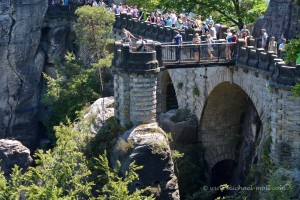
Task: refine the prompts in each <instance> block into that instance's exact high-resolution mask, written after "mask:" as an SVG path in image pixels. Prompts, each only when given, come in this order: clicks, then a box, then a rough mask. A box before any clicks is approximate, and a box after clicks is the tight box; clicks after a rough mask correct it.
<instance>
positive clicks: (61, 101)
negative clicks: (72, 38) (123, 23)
mask: <svg viewBox="0 0 300 200" xmlns="http://www.w3.org/2000/svg"><path fill="white" fill-rule="evenodd" d="M75 13H76V14H77V15H78V19H77V21H76V22H75V24H74V27H73V28H74V31H75V32H76V35H77V43H78V44H79V45H81V46H82V49H83V51H84V52H83V53H82V54H81V55H80V57H77V58H76V56H75V55H74V53H67V54H66V56H65V62H64V63H62V64H58V65H57V66H56V77H54V78H53V77H51V76H48V75H46V74H45V75H44V77H45V78H46V80H47V91H46V95H45V96H44V97H43V101H44V103H45V104H46V105H49V106H50V113H49V115H48V118H47V119H45V120H44V123H45V125H46V127H47V128H48V130H49V131H50V132H51V130H52V127H53V126H55V125H58V124H59V123H60V122H63V123H65V122H66V116H67V117H68V118H69V119H71V121H73V120H75V119H76V117H77V116H78V115H77V113H78V111H80V110H82V109H83V107H85V106H88V105H90V104H91V103H92V102H93V101H95V100H96V99H97V98H99V97H101V94H102V91H103V84H102V68H103V67H110V66H111V60H112V52H109V51H108V50H107V47H108V45H109V44H111V43H112V40H111V39H110V34H111V32H112V25H113V22H114V19H115V18H114V15H113V14H112V13H110V12H109V11H108V10H107V9H105V8H102V7H91V6H83V7H80V8H78V9H77V10H76V12H75Z"/></svg>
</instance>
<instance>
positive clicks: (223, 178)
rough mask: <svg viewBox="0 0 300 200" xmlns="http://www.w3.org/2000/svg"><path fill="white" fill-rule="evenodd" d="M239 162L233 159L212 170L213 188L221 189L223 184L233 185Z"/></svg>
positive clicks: (224, 161) (219, 164) (218, 164)
mask: <svg viewBox="0 0 300 200" xmlns="http://www.w3.org/2000/svg"><path fill="white" fill-rule="evenodd" d="M236 168H237V162H236V161H235V160H231V159H225V160H222V161H220V162H218V163H216V164H215V165H214V167H213V168H212V169H211V174H212V175H211V186H213V187H219V186H220V185H222V184H232V182H233V179H234V171H235V169H236Z"/></svg>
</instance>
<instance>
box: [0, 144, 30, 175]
mask: <svg viewBox="0 0 300 200" xmlns="http://www.w3.org/2000/svg"><path fill="white" fill-rule="evenodd" d="M0 160H2V161H1V164H0V166H1V169H2V171H3V172H4V174H5V176H8V175H9V174H10V173H11V171H12V170H11V169H12V168H13V167H14V165H18V166H19V167H20V168H23V169H27V168H28V167H29V166H30V164H31V163H32V158H31V156H30V150H29V149H28V148H27V147H25V146H23V145H22V143H21V142H19V141H17V140H7V139H0Z"/></svg>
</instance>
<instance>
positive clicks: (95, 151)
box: [85, 117, 130, 158]
mask: <svg viewBox="0 0 300 200" xmlns="http://www.w3.org/2000/svg"><path fill="white" fill-rule="evenodd" d="M129 128H130V127H121V126H120V124H119V122H118V121H117V120H116V119H115V118H114V117H111V118H109V119H107V120H106V122H105V123H104V125H103V126H102V127H101V128H100V130H99V131H98V133H97V134H96V135H95V137H94V138H93V139H92V140H90V141H89V142H88V144H87V145H86V149H85V153H86V155H87V156H88V157H89V158H93V157H98V155H99V154H103V153H104V151H105V150H109V149H111V147H112V140H113V139H114V138H116V137H117V136H119V135H120V134H121V133H124V132H125V131H126V130H128V129H129Z"/></svg>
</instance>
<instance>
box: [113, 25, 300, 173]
mask: <svg viewBox="0 0 300 200" xmlns="http://www.w3.org/2000/svg"><path fill="white" fill-rule="evenodd" d="M124 20H125V19H124ZM133 21H134V20H133ZM117 22H118V21H117ZM126 23H127V28H128V23H129V22H126ZM130 23H131V22H130ZM136 23H140V24H142V22H136ZM147 26H153V27H154V25H147ZM156 28H157V27H155V28H154V29H156ZM167 28H168V27H167ZM160 29H165V28H160ZM170 30H171V29H170ZM149 31H150V30H148V31H147V32H149ZM172 31H173V30H171V32H172ZM150 32H152V33H153V32H156V31H153V30H152V31H150ZM166 32H167V31H166ZM166 32H165V37H164V38H166V37H167V35H168V33H166ZM159 37H160V34H158V35H157V37H156V38H157V39H159ZM149 38H151V37H149ZM152 38H153V39H154V38H155V37H152ZM170 38H171V36H170ZM164 40H165V39H164ZM165 41H166V40H165ZM252 44H255V41H252ZM162 49H163V44H161V43H158V42H153V48H152V49H148V50H147V51H143V52H137V51H134V50H133V49H131V48H130V47H129V46H128V45H126V44H121V43H119V42H116V44H115V59H114V87H115V89H114V90H115V91H114V94H115V116H116V117H117V118H119V119H120V122H121V123H122V124H126V123H129V122H133V123H134V124H141V123H152V122H156V121H159V115H160V113H163V112H166V111H167V108H168V107H170V106H168V98H167V96H168V94H169V92H168V90H169V89H170V87H168V86H169V85H170V83H172V85H173V87H172V89H173V90H174V91H175V93H176V99H177V102H178V107H179V108H182V109H188V110H190V111H191V112H192V113H194V114H195V115H196V116H197V119H198V130H199V131H198V138H197V141H196V142H197V143H202V144H203V146H204V149H205V158H206V161H207V163H208V166H209V168H210V169H212V168H213V167H214V166H215V165H216V164H217V163H218V162H220V161H223V160H233V161H235V162H238V160H239V157H238V151H239V149H238V143H239V142H238V141H239V140H240V139H241V137H243V136H242V135H241V131H242V130H241V127H242V126H241V124H243V123H247V124H246V125H247V126H248V128H249V129H253V131H252V132H253V135H251V136H250V137H248V136H247V137H248V139H249V140H252V141H251V142H252V143H254V144H256V147H258V146H259V145H258V144H257V143H261V141H262V140H261V138H266V137H267V136H272V143H271V153H270V156H271V157H272V159H273V160H274V161H275V162H276V163H277V164H282V163H288V164H291V165H294V166H297V167H299V166H300V120H299V119H300V99H299V98H294V97H292V94H291V87H292V86H294V85H295V83H296V82H297V80H298V79H299V78H300V68H299V66H297V67H290V66H286V65H285V63H284V62H283V61H282V60H281V59H279V58H277V56H276V55H275V54H274V52H267V53H265V52H264V51H263V49H259V48H254V46H248V47H246V48H245V47H242V41H241V40H239V41H238V42H237V54H238V57H237V59H236V60H235V62H234V63H230V64H229V65H223V64H220V63H208V64H203V63H201V62H196V63H194V65H188V63H183V64H181V65H177V64H176V66H177V67H176V68H174V67H171V65H169V64H165V63H164V60H163V57H164V55H163V54H164V52H163V51H162ZM250 107H253V108H254V110H255V111H256V114H257V119H252V121H249V120H248V121H247V120H245V118H247V117H246V116H247V112H248V110H249V108H250ZM255 120H256V121H259V123H258V122H255ZM257 124H260V125H259V127H258V125H257ZM245 148H246V147H245ZM255 151H259V149H255Z"/></svg>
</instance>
